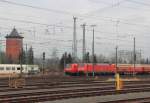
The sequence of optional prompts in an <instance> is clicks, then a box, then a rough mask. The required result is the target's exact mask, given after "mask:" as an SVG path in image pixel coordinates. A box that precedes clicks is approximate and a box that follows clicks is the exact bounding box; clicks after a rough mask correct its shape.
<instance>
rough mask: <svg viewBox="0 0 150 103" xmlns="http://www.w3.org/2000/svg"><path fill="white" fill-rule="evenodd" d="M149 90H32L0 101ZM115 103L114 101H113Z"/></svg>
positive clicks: (27, 100) (148, 89)
mask: <svg viewBox="0 0 150 103" xmlns="http://www.w3.org/2000/svg"><path fill="white" fill-rule="evenodd" d="M143 91H150V88H144V89H143V88H128V89H125V90H121V91H116V90H114V89H109V90H105V89H104V90H98V89H96V88H95V89H93V90H85V89H77V90H69V91H68V90H65V91H47V92H34V93H26V94H25V93H22V94H16V95H13V94H11V95H9V96H8V95H7V97H6V98H5V96H4V97H2V96H1V97H0V98H3V99H0V102H11V103H13V102H18V103H19V102H29V101H30V102H39V101H41V102H42V101H52V100H58V99H67V98H77V97H88V96H100V95H110V94H123V93H131V92H143ZM115 103H116V102H115Z"/></svg>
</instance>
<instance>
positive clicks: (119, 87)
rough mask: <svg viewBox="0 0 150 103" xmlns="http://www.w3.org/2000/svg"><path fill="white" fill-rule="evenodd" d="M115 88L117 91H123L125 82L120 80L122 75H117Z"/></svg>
mask: <svg viewBox="0 0 150 103" xmlns="http://www.w3.org/2000/svg"><path fill="white" fill-rule="evenodd" d="M115 79H116V80H115V87H116V90H122V89H123V81H122V79H120V75H119V74H118V73H117V74H116V75H115Z"/></svg>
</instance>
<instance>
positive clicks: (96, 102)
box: [42, 92, 150, 103]
mask: <svg viewBox="0 0 150 103" xmlns="http://www.w3.org/2000/svg"><path fill="white" fill-rule="evenodd" d="M146 97H150V92H139V93H127V94H117V95H106V96H95V97H83V98H72V99H62V100H56V101H46V102H42V103H100V102H108V101H114V100H127V99H135V98H146Z"/></svg>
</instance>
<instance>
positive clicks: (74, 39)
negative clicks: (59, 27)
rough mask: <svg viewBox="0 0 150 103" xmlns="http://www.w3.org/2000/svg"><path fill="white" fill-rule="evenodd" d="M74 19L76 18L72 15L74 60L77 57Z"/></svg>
mask: <svg viewBox="0 0 150 103" xmlns="http://www.w3.org/2000/svg"><path fill="white" fill-rule="evenodd" d="M76 20H77V18H76V17H73V21H74V24H73V53H72V54H73V58H74V61H76V58H77V36H76Z"/></svg>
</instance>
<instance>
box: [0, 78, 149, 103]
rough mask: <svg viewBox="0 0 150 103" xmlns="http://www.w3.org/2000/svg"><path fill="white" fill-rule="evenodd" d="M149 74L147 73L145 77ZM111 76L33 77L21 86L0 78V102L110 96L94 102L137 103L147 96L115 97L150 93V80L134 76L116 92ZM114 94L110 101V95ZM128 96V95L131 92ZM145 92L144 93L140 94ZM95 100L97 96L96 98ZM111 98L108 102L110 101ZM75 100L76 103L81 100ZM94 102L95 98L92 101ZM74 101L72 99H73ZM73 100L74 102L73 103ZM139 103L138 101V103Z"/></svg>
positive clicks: (147, 98)
mask: <svg viewBox="0 0 150 103" xmlns="http://www.w3.org/2000/svg"><path fill="white" fill-rule="evenodd" d="M147 77H149V76H147ZM110 78H112V77H111V76H107V77H104V76H100V77H97V78H93V77H88V78H87V77H66V76H59V77H58V76H42V77H41V76H38V77H37V76H34V77H26V78H25V80H26V85H25V86H24V87H23V88H10V87H8V78H1V82H0V87H1V88H0V102H1V103H9V102H11V103H13V102H14V103H29V102H46V101H48V102H58V100H61V102H62V101H65V100H69V99H79V100H81V101H82V98H85V97H86V98H87V99H88V98H91V97H97V98H98V97H100V98H101V96H110V97H109V99H107V100H105V99H104V100H105V101H101V100H99V101H97V103H101V102H102V103H116V102H117V103H126V102H128V103H130V102H131V103H132V102H133V101H141V102H140V103H148V101H150V97H149V96H148V95H147V96H146V97H145V96H141V97H139V96H137V97H134V98H128V99H127V98H125V99H123V98H122V100H118V99H117V97H118V96H120V95H122V94H126V95H127V94H128V93H137V94H136V95H138V93H144V92H146V93H147V92H150V83H149V82H150V79H144V78H142V77H138V78H136V79H132V77H131V78H128V79H125V77H123V78H124V80H125V81H124V85H123V89H122V90H119V91H116V89H115V81H114V80H113V79H112V80H110ZM115 95H116V100H115V98H114V99H113V100H111V98H112V97H111V96H115ZM130 95H131V94H130ZM143 95H144V94H143ZM95 100H96V99H95ZM109 100H111V101H109ZM81 101H78V103H82V102H81ZM93 102H94V101H93ZM72 103H73V101H72ZM75 103H76V102H75ZM138 103H139V102H138Z"/></svg>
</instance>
